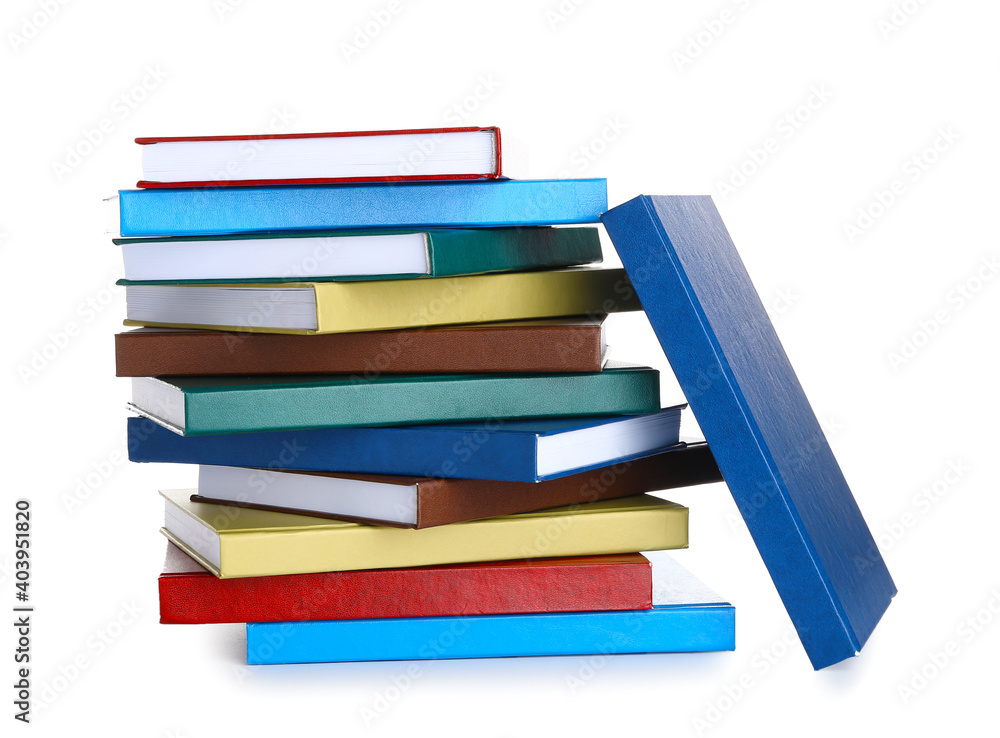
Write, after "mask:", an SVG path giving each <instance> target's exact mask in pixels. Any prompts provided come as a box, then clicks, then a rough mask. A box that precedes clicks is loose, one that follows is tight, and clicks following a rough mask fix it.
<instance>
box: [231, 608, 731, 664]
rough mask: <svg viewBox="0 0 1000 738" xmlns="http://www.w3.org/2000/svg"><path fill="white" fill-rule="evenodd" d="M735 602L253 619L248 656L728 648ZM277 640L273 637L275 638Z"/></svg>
mask: <svg viewBox="0 0 1000 738" xmlns="http://www.w3.org/2000/svg"><path fill="white" fill-rule="evenodd" d="M735 620H736V615H735V610H734V608H733V607H732V606H731V605H725V604H720V605H704V606H689V607H654V608H652V609H649V610H636V611H629V612H589V613H543V614H537V615H480V616H468V617H445V618H393V619H386V620H340V621H337V620H318V621H312V622H297V623H248V624H247V663H248V664H290V663H321V662H341V661H390V660H400V659H457V658H488V657H499V656H559V655H585V654H605V655H606V654H619V653H670V652H697V651H731V650H733V649H734V648H735ZM272 644H273V645H272Z"/></svg>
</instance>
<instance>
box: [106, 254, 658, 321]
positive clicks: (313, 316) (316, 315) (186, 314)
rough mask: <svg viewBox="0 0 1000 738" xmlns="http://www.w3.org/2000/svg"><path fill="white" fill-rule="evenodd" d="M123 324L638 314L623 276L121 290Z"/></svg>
mask: <svg viewBox="0 0 1000 738" xmlns="http://www.w3.org/2000/svg"><path fill="white" fill-rule="evenodd" d="M125 300H126V304H127V311H128V320H126V321H125V325H132V326H136V325H141V326H163V327H168V328H212V329H218V330H229V331H249V332H261V333H300V334H315V333H354V332H361V331H381V330H393V329H401V328H420V327H424V326H431V325H461V324H466V323H486V322H490V321H505V320H530V319H535V318H557V317H564V316H570V315H591V316H596V315H604V314H606V313H613V312H620V311H627V310H641V309H642V306H641V305H640V303H639V300H638V298H637V297H636V295H635V291H634V290H633V289H632V284H631V283H630V282H629V280H628V277H627V276H626V274H625V270H624V269H593V268H578V269H557V270H550V271H536V272H513V273H504V274H478V275H472V276H466V277H436V278H432V279H390V280H378V281H363V282H267V283H248V282H245V283H234V284H126V286H125Z"/></svg>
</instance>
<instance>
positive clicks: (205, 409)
mask: <svg viewBox="0 0 1000 738" xmlns="http://www.w3.org/2000/svg"><path fill="white" fill-rule="evenodd" d="M659 377H660V373H659V372H658V371H656V370H655V369H650V368H649V367H643V366H634V365H625V364H611V363H609V364H608V366H607V367H606V368H605V369H604V371H601V372H594V373H576V374H537V375H531V374H525V375H515V374H435V375H429V376H410V375H403V376H400V375H385V376H380V377H373V378H371V379H364V378H360V377H358V378H355V377H345V376H342V375H319V376H315V375H305V376H297V377H291V378H289V377H271V376H260V377H163V378H156V377H134V378H133V379H132V403H131V407H132V408H133V409H135V410H136V411H137V412H138V413H140V414H142V415H144V416H146V417H149V418H151V419H153V420H155V421H157V422H160V423H162V424H163V425H164V426H166V427H168V428H170V429H171V430H175V431H176V432H178V433H182V434H184V435H200V434H204V433H246V432H253V431H267V430H293V429H299V428H332V427H347V426H381V425H412V424H417V423H441V422H448V421H460V420H489V419H499V418H504V419H516V418H538V417H543V418H544V417H567V416H586V415H641V414H647V413H656V412H659V410H660V385H659Z"/></svg>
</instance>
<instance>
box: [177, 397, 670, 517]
mask: <svg viewBox="0 0 1000 738" xmlns="http://www.w3.org/2000/svg"><path fill="white" fill-rule="evenodd" d="M654 417H655V416H654ZM675 430H676V426H675ZM677 481H678V480H677V477H676V475H672V474H670V473H669V467H666V466H665V465H663V464H662V463H660V459H658V458H657V457H656V456H647V457H645V458H642V459H636V460H634V461H626V462H623V463H621V464H616V465H615V466H612V467H600V468H598V469H592V470H591V471H587V472H582V473H580V474H572V475H570V476H567V477H559V478H558V479H551V480H549V481H546V482H538V483H531V482H497V481H489V480H480V479H437V478H433V477H392V476H385V475H344V474H334V473H331V472H294V471H272V470H269V469H246V468H244V467H233V466H207V465H202V466H201V467H200V470H199V475H198V494H197V495H196V496H195V497H194V498H193V499H195V500H197V501H201V502H215V503H219V504H225V505H236V506H238V507H250V508H258V509H263V510H276V511H278V512H291V513H298V514H301V515H311V516H316V517H329V518H336V519H341V520H355V521H358V522H364V523H374V524H376V525H396V526H400V527H407V528H430V527H433V526H436V525H447V524H449V523H459V522H463V521H466V520H481V519H483V518H491V517H496V516H498V515H510V514H513V513H519V512H528V511H531V510H543V509H545V508H548V507H558V506H560V505H574V504H581V503H584V502H593V501H595V500H607V499H614V498H617V497H631V496H632V495H637V494H642V493H644V492H656V491H659V490H663V489H668V488H670V487H674V486H677Z"/></svg>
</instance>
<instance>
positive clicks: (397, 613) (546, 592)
mask: <svg viewBox="0 0 1000 738" xmlns="http://www.w3.org/2000/svg"><path fill="white" fill-rule="evenodd" d="M158 587H159V596H160V622H161V623H174V624H184V623H264V622H274V621H282V620H356V619H361V618H404V617H439V616H443V615H489V614H499V613H520V612H577V611H589V610H642V609H648V608H650V607H652V575H651V569H650V565H649V561H648V560H647V559H646V558H645V557H644V556H641V555H640V554H608V555H605V556H579V557H569V558H555V559H535V560H526V561H497V562H482V563H475V564H448V565H445V566H423V567H415V568H409V569H373V570H360V571H338V572H317V573H314V574H285V575H280V576H271V577H243V578H241V579H219V578H218V577H216V576H215V575H213V574H212V573H211V572H209V571H208V570H206V569H205V568H204V567H203V566H201V564H199V563H198V562H197V561H195V560H194V559H192V558H191V557H190V556H188V555H187V554H185V553H184V552H183V551H181V550H180V549H179V548H177V546H175V545H174V544H173V543H170V542H169V541H168V542H167V558H166V562H165V564H164V569H163V573H162V574H160V577H159V581H158Z"/></svg>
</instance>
